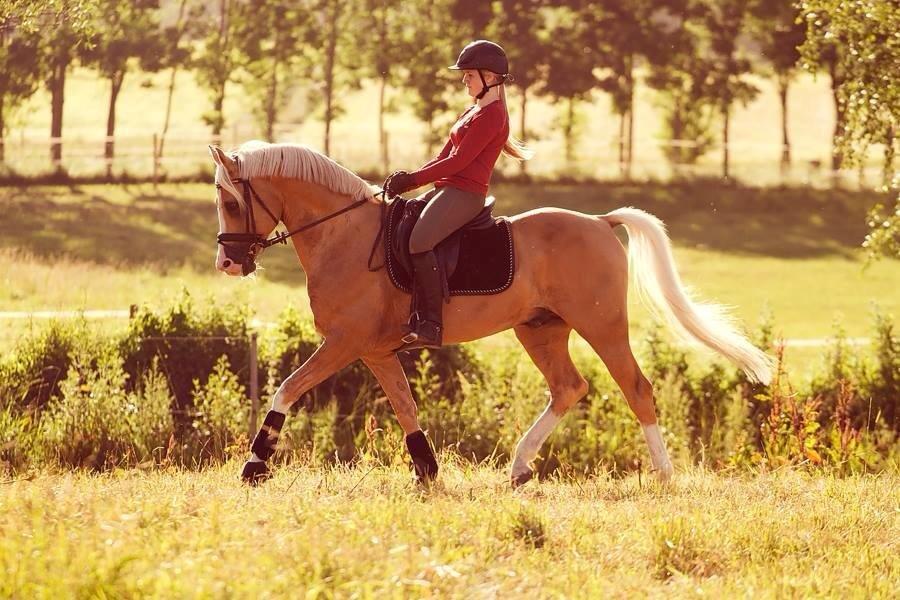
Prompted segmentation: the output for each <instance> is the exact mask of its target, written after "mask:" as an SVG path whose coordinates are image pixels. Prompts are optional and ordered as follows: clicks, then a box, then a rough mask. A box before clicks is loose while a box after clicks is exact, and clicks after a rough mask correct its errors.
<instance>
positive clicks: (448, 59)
mask: <svg viewBox="0 0 900 600" xmlns="http://www.w3.org/2000/svg"><path fill="white" fill-rule="evenodd" d="M449 6H450V0H426V1H425V2H421V3H416V4H415V5H413V6H411V7H409V10H410V15H411V17H412V18H413V20H414V21H415V23H416V26H415V27H414V28H413V35H412V39H411V44H412V45H413V47H414V48H416V52H415V53H414V54H412V55H411V56H409V57H408V58H407V59H406V60H405V61H404V65H405V66H406V71H407V73H408V76H407V78H406V86H405V87H406V89H407V90H410V91H412V92H413V98H412V101H411V104H412V108H413V113H414V114H415V116H416V117H417V118H418V119H419V120H420V121H422V122H423V123H425V125H426V130H425V146H426V152H427V154H429V155H431V154H432V151H433V150H434V147H435V145H436V144H437V143H438V142H439V141H441V140H443V138H444V136H445V135H446V132H445V131H444V130H443V128H441V129H440V130H439V129H438V128H437V126H436V125H437V121H438V119H439V117H440V116H441V115H444V114H447V112H448V109H449V104H448V102H447V99H446V97H445V96H446V92H447V89H448V88H449V86H450V84H451V82H453V81H458V79H457V75H456V74H455V72H452V71H448V70H447V66H448V65H451V64H453V61H454V60H456V56H457V53H458V52H459V50H460V49H461V48H462V46H461V39H463V38H462V36H461V35H459V33H458V32H457V31H456V27H457V26H458V24H457V23H455V22H454V21H452V20H451V19H449V17H448V15H449V14H450V13H449ZM442 19H443V20H442Z"/></svg>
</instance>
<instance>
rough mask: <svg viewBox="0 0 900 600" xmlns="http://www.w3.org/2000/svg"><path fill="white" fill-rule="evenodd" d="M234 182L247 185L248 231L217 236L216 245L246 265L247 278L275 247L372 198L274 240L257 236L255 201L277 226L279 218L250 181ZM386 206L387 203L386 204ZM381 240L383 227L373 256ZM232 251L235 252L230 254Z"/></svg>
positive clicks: (218, 186) (245, 200)
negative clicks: (261, 257)
mask: <svg viewBox="0 0 900 600" xmlns="http://www.w3.org/2000/svg"><path fill="white" fill-rule="evenodd" d="M231 181H232V182H233V183H240V184H242V185H243V187H244V189H243V199H244V204H245V205H246V206H247V213H246V216H245V227H246V231H245V232H244V233H220V234H218V235H217V236H216V242H217V243H219V244H221V245H222V246H224V247H225V255H226V256H227V257H228V258H230V259H231V260H234V261H235V262H237V263H239V264H240V265H241V266H242V269H243V271H244V275H249V274H250V273H252V272H253V271H255V270H256V263H255V261H256V257H257V256H258V255H259V253H260V252H262V251H263V250H265V249H266V248H268V247H270V246H274V245H275V244H287V240H288V239H290V238H292V237H293V236H295V235H297V234H300V233H303V232H304V231H308V230H310V229H312V228H313V227H315V226H317V225H321V224H322V223H325V222H326V221H329V220H331V219H333V218H335V217H337V216H340V215H342V214H344V213H345V212H349V211H351V210H353V209H354V208H359V207H360V206H362V205H363V204H365V203H366V202H368V201H369V200H368V198H361V199H359V200H357V201H355V202H353V203H352V204H349V205H347V206H345V207H343V208H341V209H338V210H336V211H334V212H333V213H330V214H328V215H325V216H324V217H321V218H319V219H316V220H315V221H312V222H310V223H307V224H305V225H303V226H301V227H297V228H296V229H291V230H288V231H282V232H278V231H276V232H275V234H274V235H273V236H272V237H270V238H266V237H265V236H263V235H260V234H258V233H255V231H256V217H255V215H254V214H253V199H254V198H255V199H256V202H257V203H259V205H260V206H262V208H263V210H264V211H266V214H268V215H269V216H270V217H272V220H273V221H274V222H275V224H276V226H277V225H278V223H279V222H281V219H280V218H278V217H276V216H275V215H274V214H273V213H272V211H271V210H269V207H268V206H266V203H265V202H263V201H262V198H260V196H259V194H258V193H257V191H256V190H255V189H253V186H252V185H251V184H250V180H249V179H232V180H231ZM216 189H222V185H221V184H219V183H216ZM380 195H386V194H385V192H384V190H382V191H380V192H378V193H376V194H375V196H376V197H377V196H380ZM382 204H383V203H382ZM383 219H384V207H382V221H383ZM380 237H381V227H379V232H378V237H377V238H376V240H375V246H374V247H373V249H372V255H374V253H375V247H377V245H378V240H379V238H380ZM229 243H232V244H235V245H236V247H232V246H231V245H229ZM229 250H231V253H229ZM372 255H370V256H369V269H370V270H372V268H371V264H372Z"/></svg>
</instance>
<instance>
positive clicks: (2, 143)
mask: <svg viewBox="0 0 900 600" xmlns="http://www.w3.org/2000/svg"><path fill="white" fill-rule="evenodd" d="M5 162H6V121H5V120H4V115H3V97H2V96H0V165H2V164H3V163H5Z"/></svg>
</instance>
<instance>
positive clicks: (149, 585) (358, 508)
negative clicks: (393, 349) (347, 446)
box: [0, 456, 900, 598]
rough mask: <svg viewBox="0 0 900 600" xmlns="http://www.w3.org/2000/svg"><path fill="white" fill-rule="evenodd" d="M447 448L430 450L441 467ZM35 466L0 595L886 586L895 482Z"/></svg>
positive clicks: (875, 590)
mask: <svg viewBox="0 0 900 600" xmlns="http://www.w3.org/2000/svg"><path fill="white" fill-rule="evenodd" d="M448 462H449V465H448V464H447V463H448ZM444 464H445V467H444V470H443V472H442V476H441V479H440V480H439V481H438V482H437V483H436V484H435V485H434V486H433V487H432V488H431V489H421V488H416V487H415V486H414V485H413V484H412V483H411V481H410V476H409V475H408V473H407V472H406V471H405V470H403V468H401V467H396V468H388V467H382V466H374V465H368V464H366V463H365V462H363V463H362V464H360V465H358V466H357V467H356V468H345V467H323V466H290V467H284V468H282V469H280V470H278V471H277V472H276V476H275V478H274V479H273V480H271V481H269V482H268V483H267V484H266V485H265V486H264V487H262V488H260V489H255V490H250V489H247V488H244V487H241V486H240V485H239V484H238V482H237V481H236V472H237V469H238V468H239V466H238V465H237V464H236V463H229V464H226V465H225V466H224V467H220V468H215V469H208V470H205V471H203V472H200V473H196V472H190V473H188V472H178V471H163V472H146V473H145V472H140V471H129V472H115V473H112V474H108V475H102V476H92V475H87V474H82V473H68V474H60V475H54V474H49V473H41V474H37V475H36V476H35V477H34V479H32V480H27V481H26V480H20V481H14V482H4V484H3V485H2V486H0V531H3V535H2V536H0V572H2V573H3V574H4V576H3V577H2V578H0V596H3V597H12V598H35V597H45V598H50V597H63V596H65V597H85V598H86V597H92V598H93V597H152V598H181V597H211V598H224V597H228V598H260V597H294V598H296V597H306V598H319V597H325V598H328V597H359V598H368V597H391V598H394V597H396V598H407V597H417V598H418V597H436V598H438V597H439V598H446V597H453V598H494V597H506V598H509V597H520V598H524V597H527V598H556V597H566V598H597V597H604V598H633V597H635V596H638V597H673V596H675V597H701V596H706V597H714V598H722V597H731V598H734V597H753V598H784V597H832V598H890V597H896V596H895V595H896V592H897V582H898V580H900V561H898V560H897V556H898V553H900V546H898V540H900V515H898V512H897V510H898V509H897V507H898V506H900V480H898V478H897V476H896V475H893V474H884V475H880V476H864V477H850V478H842V479H836V478H833V477H831V476H829V475H822V474H818V475H815V474H809V473H805V472H802V471H792V470H782V471H777V472H774V473H768V474H758V475H752V474H747V475H728V474H712V473H709V472H706V471H703V470H692V471H689V472H685V473H682V474H681V475H680V476H679V477H678V478H677V479H676V481H675V483H674V484H673V485H671V486H670V487H667V488H660V487H659V486H658V485H657V484H655V483H651V484H648V482H647V481H646V478H645V479H644V480H643V481H639V479H638V477H637V476H630V477H627V478H625V479H608V478H606V477H604V476H598V477H594V478H590V479H581V480H568V479H562V480H548V481H544V482H540V483H535V482H532V483H530V484H528V485H527V486H525V487H524V488H521V489H519V490H518V491H512V490H510V489H509V487H508V485H507V484H506V481H505V473H504V472H501V471H500V470H497V469H495V468H492V467H487V466H483V467H473V466H456V465H457V463H456V461H453V460H452V459H450V458H449V457H446V456H445V457H444Z"/></svg>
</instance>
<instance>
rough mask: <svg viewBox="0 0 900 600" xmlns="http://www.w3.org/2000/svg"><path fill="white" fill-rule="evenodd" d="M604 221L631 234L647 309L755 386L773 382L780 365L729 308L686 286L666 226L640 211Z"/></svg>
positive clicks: (633, 264) (631, 255) (623, 211)
mask: <svg viewBox="0 0 900 600" xmlns="http://www.w3.org/2000/svg"><path fill="white" fill-rule="evenodd" d="M600 218H602V219H603V220H605V221H606V222H607V223H609V224H610V225H611V226H616V225H624V226H625V229H626V230H627V231H628V267H629V269H630V270H631V273H632V277H633V279H634V282H635V287H636V289H637V291H638V294H639V295H640V297H641V300H642V301H643V302H644V304H645V305H646V306H647V307H648V308H649V309H650V311H651V312H652V313H654V314H655V315H656V316H657V317H658V318H660V319H661V320H662V321H664V322H666V323H668V324H670V325H672V327H673V329H674V330H675V331H676V332H677V333H678V334H679V336H680V337H682V338H683V339H684V340H685V341H688V342H694V343H695V342H701V343H702V344H704V345H706V346H708V347H709V348H712V349H713V350H715V351H716V352H718V353H720V354H722V355H723V356H725V357H726V358H728V359H729V360H731V361H733V362H734V363H736V364H737V365H738V366H739V367H740V368H741V369H742V370H743V371H744V372H745V373H746V374H747V376H748V377H749V378H750V379H751V380H754V381H761V382H763V383H768V382H769V381H770V380H771V378H772V368H773V366H774V361H773V360H772V358H771V357H770V356H768V355H767V354H766V353H765V352H763V351H762V350H760V349H759V348H757V347H756V346H754V345H753V344H752V343H750V341H749V340H748V339H747V338H746V337H745V336H743V335H741V334H740V333H739V332H738V331H737V329H736V327H735V325H734V322H733V319H732V318H731V317H730V316H729V315H728V313H727V311H726V310H725V308H724V307H722V306H720V305H718V304H707V303H699V302H696V301H694V300H692V299H691V297H690V295H689V291H688V290H687V289H686V288H685V286H684V284H682V282H681V278H680V277H679V276H678V271H676V270H675V261H674V259H673V257H672V245H671V242H670V241H669V236H668V235H667V234H666V228H665V225H664V224H663V222H662V221H660V220H659V219H658V218H656V217H655V216H653V215H651V214H650V213H648V212H645V211H643V210H639V209H636V208H620V209H617V210H614V211H612V212H610V213H607V214H605V215H602V216H601V217H600Z"/></svg>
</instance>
